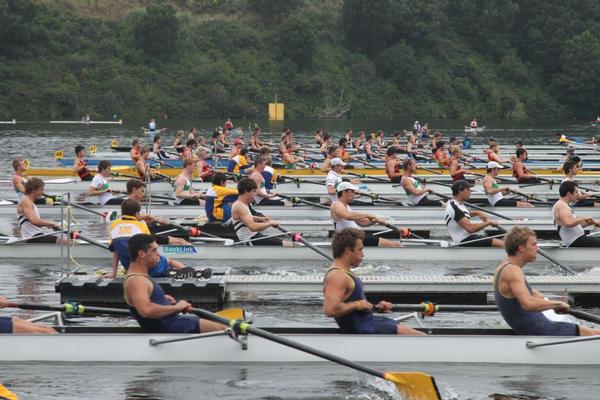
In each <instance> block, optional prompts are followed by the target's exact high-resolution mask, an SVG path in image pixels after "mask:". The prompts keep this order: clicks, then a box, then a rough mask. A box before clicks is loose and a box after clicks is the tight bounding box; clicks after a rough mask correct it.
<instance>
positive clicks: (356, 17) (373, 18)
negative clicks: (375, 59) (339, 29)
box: [342, 0, 394, 55]
mask: <svg viewBox="0 0 600 400" xmlns="http://www.w3.org/2000/svg"><path fill="white" fill-rule="evenodd" d="M342 20H343V27H344V32H345V35H346V39H348V41H349V42H350V43H351V44H352V45H353V46H355V47H356V48H358V49H359V50H361V51H363V52H364V53H366V54H368V55H374V54H377V53H378V52H379V51H380V50H382V49H384V48H385V47H386V45H387V42H388V40H389V39H390V38H391V37H392V33H393V32H394V1H393V0H377V1H371V0H345V1H344V7H343V10H342Z"/></svg>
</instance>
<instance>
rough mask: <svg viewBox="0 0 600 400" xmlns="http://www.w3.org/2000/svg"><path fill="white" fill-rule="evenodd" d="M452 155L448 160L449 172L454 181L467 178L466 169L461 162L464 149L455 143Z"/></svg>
mask: <svg viewBox="0 0 600 400" xmlns="http://www.w3.org/2000/svg"><path fill="white" fill-rule="evenodd" d="M451 153H452V157H450V159H449V160H448V173H449V174H450V176H451V177H452V180H453V181H455V182H456V181H460V180H465V173H467V171H465V170H464V169H463V168H462V165H461V164H460V161H461V159H462V155H463V154H462V150H461V148H460V146H457V145H454V146H452V148H451Z"/></svg>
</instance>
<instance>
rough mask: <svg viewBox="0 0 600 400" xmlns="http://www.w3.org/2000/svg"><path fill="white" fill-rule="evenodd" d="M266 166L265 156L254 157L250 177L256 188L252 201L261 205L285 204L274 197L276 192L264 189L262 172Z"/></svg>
mask: <svg viewBox="0 0 600 400" xmlns="http://www.w3.org/2000/svg"><path fill="white" fill-rule="evenodd" d="M266 166H267V164H266V159H265V157H262V156H258V157H256V158H255V159H254V171H253V172H252V173H251V174H250V179H252V180H253V181H254V183H256V187H257V188H258V189H257V190H256V195H255V196H254V199H253V202H254V203H255V204H259V205H263V206H283V205H285V202H284V201H283V200H281V199H278V198H276V197H277V193H269V192H267V190H266V189H265V186H266V185H265V178H264V176H263V172H264V171H265V168H266ZM238 186H239V185H238Z"/></svg>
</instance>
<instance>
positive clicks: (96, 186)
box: [88, 160, 123, 206]
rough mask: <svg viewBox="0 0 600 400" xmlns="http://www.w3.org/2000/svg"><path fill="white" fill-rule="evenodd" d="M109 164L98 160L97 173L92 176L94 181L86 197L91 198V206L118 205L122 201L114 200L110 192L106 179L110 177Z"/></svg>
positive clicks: (120, 199)
mask: <svg viewBox="0 0 600 400" xmlns="http://www.w3.org/2000/svg"><path fill="white" fill-rule="evenodd" d="M110 169H111V163H110V161H108V160H100V162H98V173H97V174H96V175H94V179H92V182H91V183H90V186H89V187H88V196H91V202H92V203H93V204H99V205H101V206H104V205H107V204H110V205H115V204H116V205H118V204H121V202H122V201H123V199H122V198H118V199H116V198H114V197H113V192H112V191H111V190H110V187H109V185H108V181H107V180H106V178H108V177H109V176H110Z"/></svg>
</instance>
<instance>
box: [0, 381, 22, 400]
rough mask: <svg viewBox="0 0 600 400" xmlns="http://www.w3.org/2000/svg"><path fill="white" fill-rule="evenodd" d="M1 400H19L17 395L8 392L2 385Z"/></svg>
mask: <svg viewBox="0 0 600 400" xmlns="http://www.w3.org/2000/svg"><path fill="white" fill-rule="evenodd" d="M0 399H7V400H19V398H18V397H17V395H16V394H14V393H13V392H11V391H10V390H8V389H7V388H6V387H5V386H4V385H3V384H1V383H0Z"/></svg>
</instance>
